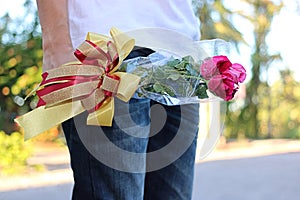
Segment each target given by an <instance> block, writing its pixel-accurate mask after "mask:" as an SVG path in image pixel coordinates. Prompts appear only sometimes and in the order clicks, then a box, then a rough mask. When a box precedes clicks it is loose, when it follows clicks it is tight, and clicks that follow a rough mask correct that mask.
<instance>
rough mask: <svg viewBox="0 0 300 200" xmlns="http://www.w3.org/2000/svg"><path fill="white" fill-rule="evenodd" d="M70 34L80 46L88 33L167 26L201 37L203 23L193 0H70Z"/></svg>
mask: <svg viewBox="0 0 300 200" xmlns="http://www.w3.org/2000/svg"><path fill="white" fill-rule="evenodd" d="M68 2H69V3H68V4H69V5H68V6H69V20H70V33H71V39H72V42H73V46H74V47H75V48H76V47H77V46H78V45H79V44H81V42H82V41H83V40H84V39H85V37H86V34H87V32H95V33H100V34H105V35H109V30H110V28H111V27H116V28H118V29H120V30H121V31H131V30H134V29H141V28H164V29H170V30H172V31H176V32H179V33H181V34H183V35H185V36H187V37H189V38H190V39H192V40H199V39H200V26H199V25H200V24H199V19H198V17H196V16H195V14H194V10H193V7H192V0H112V1H108V0H89V1H84V0H69V1H68Z"/></svg>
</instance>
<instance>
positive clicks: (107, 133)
mask: <svg viewBox="0 0 300 200" xmlns="http://www.w3.org/2000/svg"><path fill="white" fill-rule="evenodd" d="M198 106H199V105H198V104H191V105H182V106H165V105H161V104H159V103H156V102H154V101H152V100H149V99H131V100H130V101H129V102H128V103H124V102H121V101H119V100H116V102H115V107H116V108H115V117H114V120H113V125H112V126H111V127H97V126H87V125H86V117H87V113H82V114H80V115H78V116H76V117H74V118H72V119H70V120H68V121H66V122H64V123H63V124H62V125H63V130H64V133H65V136H66V140H67V145H68V148H69V151H70V156H71V167H72V170H73V175H74V188H73V195H72V199H73V200H100V199H101V200H102V199H103V200H143V199H144V200H160V199H162V200H169V199H170V200H177V199H178V200H189V199H191V196H192V188H193V177H194V162H195V151H196V138H197V133H198V122H199V118H198V117H199V116H198V113H199V111H198V109H199V107H198Z"/></svg>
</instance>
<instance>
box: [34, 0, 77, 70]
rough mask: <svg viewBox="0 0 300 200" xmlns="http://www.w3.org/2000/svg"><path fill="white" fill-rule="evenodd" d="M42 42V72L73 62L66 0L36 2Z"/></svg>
mask: <svg viewBox="0 0 300 200" xmlns="http://www.w3.org/2000/svg"><path fill="white" fill-rule="evenodd" d="M36 2H37V8H38V14H39V19H40V24H41V27H42V40H43V51H44V55H43V71H46V70H49V69H52V68H55V67H58V66H60V65H61V64H64V63H66V62H69V61H73V60H75V57H74V56H73V51H74V49H73V47H72V42H71V38H70V31H69V20H68V0H36Z"/></svg>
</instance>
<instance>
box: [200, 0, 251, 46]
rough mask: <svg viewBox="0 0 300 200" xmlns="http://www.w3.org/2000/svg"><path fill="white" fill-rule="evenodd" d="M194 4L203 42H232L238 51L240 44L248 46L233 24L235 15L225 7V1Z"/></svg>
mask: <svg viewBox="0 0 300 200" xmlns="http://www.w3.org/2000/svg"><path fill="white" fill-rule="evenodd" d="M194 4H195V7H196V8H197V11H196V13H197V15H198V16H199V19H200V22H201V24H200V25H201V27H200V32H201V40H207V39H215V38H220V39H223V40H226V41H228V42H232V43H233V44H235V45H236V47H237V49H238V44H239V43H244V44H247V43H246V41H245V40H244V38H243V36H242V33H241V32H240V31H239V30H238V29H237V28H236V27H235V26H234V25H233V23H232V17H233V15H234V14H235V13H234V12H232V11H231V10H229V9H227V8H226V7H225V6H224V1H223V0H201V1H194Z"/></svg>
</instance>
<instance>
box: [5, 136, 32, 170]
mask: <svg viewBox="0 0 300 200" xmlns="http://www.w3.org/2000/svg"><path fill="white" fill-rule="evenodd" d="M0 155H1V156H0V176H3V175H13V174H17V173H23V172H25V171H26V170H27V167H28V165H27V162H26V161H27V159H28V158H29V157H30V156H31V155H32V148H31V146H30V144H29V143H24V141H23V136H22V134H20V133H19V132H13V133H12V134H11V135H7V134H6V133H5V132H4V131H0Z"/></svg>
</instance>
